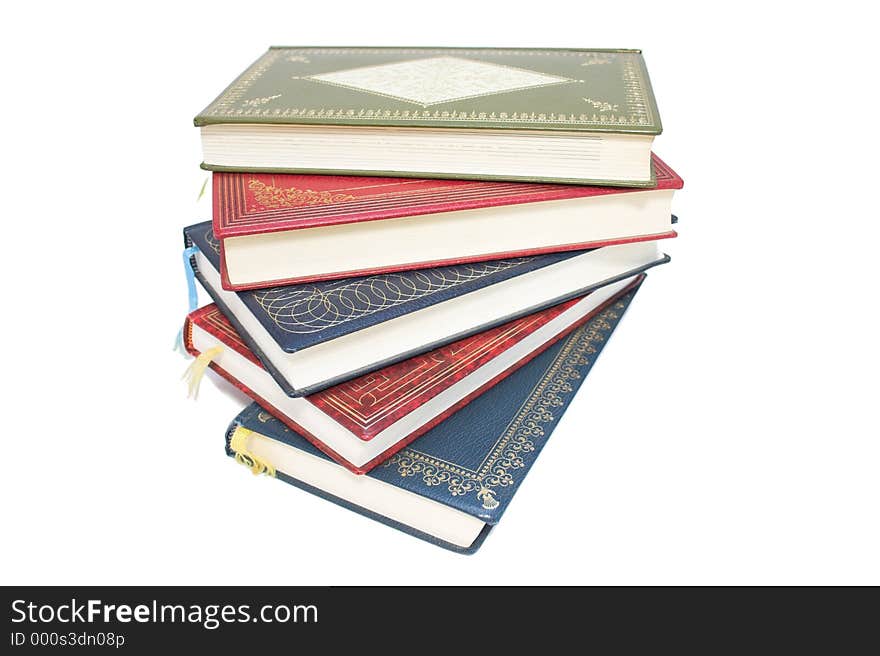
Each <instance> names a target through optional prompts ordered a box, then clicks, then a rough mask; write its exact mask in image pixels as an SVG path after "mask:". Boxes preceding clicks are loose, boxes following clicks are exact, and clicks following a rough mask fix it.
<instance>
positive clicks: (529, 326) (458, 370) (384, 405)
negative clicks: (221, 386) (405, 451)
mask: <svg viewBox="0 0 880 656" xmlns="http://www.w3.org/2000/svg"><path fill="white" fill-rule="evenodd" d="M641 280H642V279H641V278H639V279H638V280H637V281H635V282H634V283H633V284H632V285H630V286H629V287H628V288H627V289H626V290H624V291H622V292H620V293H619V294H618V295H617V296H615V297H614V298H612V299H610V300H609V301H608V302H606V303H604V304H603V305H602V306H600V307H598V308H596V310H594V311H593V312H591V313H590V314H588V315H586V316H584V317H583V318H581V319H579V320H577V321H575V322H574V323H572V324H571V325H570V326H568V327H567V328H565V329H564V330H562V331H561V332H559V333H558V334H557V335H555V336H553V337H552V338H551V339H549V340H547V341H546V342H544V343H542V344H540V345H539V346H538V347H537V348H535V349H534V350H532V351H530V352H528V353H526V354H525V355H524V356H523V357H522V358H521V359H519V360H518V361H517V362H515V363H513V364H512V365H511V366H509V367H507V368H506V369H504V370H502V371H500V372H499V373H498V374H497V375H495V376H494V377H492V378H491V379H489V380H487V381H486V382H485V384H483V385H481V386H479V387H477V388H476V389H474V390H473V391H472V392H470V393H468V394H466V395H464V396H461V397H460V398H458V399H451V400H450V401H449V402H448V403H444V404H442V406H437V407H436V408H435V409H434V410H432V411H431V413H422V415H421V416H420V417H419V421H420V422H422V423H421V424H420V425H418V426H417V427H416V428H414V429H413V430H412V431H411V432H410V433H408V434H406V435H403V436H401V438H400V439H399V440H398V441H397V442H395V443H394V444H392V445H391V446H390V447H389V448H387V449H386V450H384V451H382V452H381V453H379V454H378V455H377V456H376V457H374V458H372V459H371V460H369V461H367V462H365V463H361V464H357V463H353V462H351V460H348V459H346V458H345V457H344V456H342V455H341V454H340V453H338V452H337V451H336V450H334V449H333V448H332V447H331V446H330V445H328V444H327V443H326V441H325V439H324V437H323V436H322V435H321V434H320V433H319V432H318V431H310V430H308V428H306V427H305V426H304V425H303V420H302V419H300V418H301V417H309V416H310V415H311V412H310V411H303V409H302V408H301V407H300V406H301V404H302V403H308V404H310V405H311V406H312V407H313V408H315V409H317V410H318V411H320V412H322V413H324V414H325V415H326V416H327V417H329V418H330V419H332V420H333V421H334V422H336V423H337V424H339V425H340V426H342V427H343V428H345V429H346V430H347V431H348V432H349V433H350V437H351V438H352V439H357V440H361V441H364V442H369V441H371V440H372V439H373V438H375V437H376V436H377V435H379V434H381V433H382V432H383V431H385V430H386V429H388V428H390V427H391V426H393V425H394V424H395V423H397V422H398V421H400V420H401V419H403V418H404V417H406V416H407V415H410V414H411V413H417V412H418V411H419V410H420V409H422V408H423V407H424V406H425V405H426V404H428V402H430V401H432V400H433V399H435V398H436V397H438V396H439V395H441V394H443V393H444V392H447V390H450V388H451V387H453V386H454V385H455V384H456V383H458V382H459V381H462V380H463V379H465V378H467V377H468V376H470V375H472V374H474V373H475V372H476V371H477V370H478V369H480V368H481V367H483V366H485V365H487V364H488V363H489V362H490V361H492V360H493V359H495V358H497V357H498V356H500V355H501V354H502V353H504V352H505V351H507V350H508V349H510V348H512V347H514V346H515V345H516V344H518V343H519V342H521V341H522V340H524V339H526V338H527V337H529V336H530V335H532V334H534V333H535V332H536V331H538V330H539V329H540V328H541V327H543V326H545V325H547V324H548V323H549V322H551V321H552V320H554V319H555V318H557V317H559V316H560V315H562V314H563V313H564V312H565V311H566V310H568V309H569V308H571V307H572V306H573V305H575V304H576V303H578V301H579V300H580V299H575V300H572V301H568V302H566V303H562V304H560V305H557V306H554V307H552V308H549V309H547V310H543V311H541V312H537V313H535V314H532V315H529V316H526V317H523V318H521V319H517V320H515V321H511V322H509V323H507V324H504V325H502V326H498V327H496V328H493V329H490V330H487V331H485V332H482V333H478V334H476V335H473V336H471V337H468V338H465V339H462V340H459V341H457V342H453V343H452V344H448V345H446V346H444V347H441V348H439V349H435V350H434V351H430V352H428V353H425V354H423V355H419V356H416V357H414V358H410V359H408V360H404V361H402V362H399V363H397V364H394V365H390V366H388V367H385V368H383V369H380V370H378V371H375V372H373V373H371V374H367V375H365V376H361V377H359V378H355V379H353V380H349V381H346V382H344V383H340V384H338V385H334V386H333V387H330V388H327V389H325V390H322V391H319V392H316V393H314V394H311V395H309V396H306V397H303V398H302V399H296V400H289V399H284V400H283V402H282V403H279V404H273V403H272V402H270V401H267V400H266V398H264V397H263V396H261V395H260V394H259V393H258V392H256V391H254V389H253V388H252V387H249V386H248V385H247V384H245V383H244V382H243V381H242V378H241V377H240V375H241V374H243V373H244V372H241V371H240V370H241V366H240V365H237V364H236V361H235V360H232V359H227V358H225V357H224V356H223V354H222V353H221V354H220V355H218V356H215V357H214V358H213V360H212V361H211V363H210V365H209V366H210V367H211V368H212V369H213V370H214V371H215V372H217V373H218V374H219V375H220V376H222V377H223V378H225V379H226V380H227V381H229V382H230V383H232V384H233V385H234V386H236V387H237V388H238V389H240V390H241V391H242V392H244V393H245V394H246V395H247V396H249V397H250V398H252V399H254V400H255V401H257V402H258V403H259V404H260V405H261V406H262V407H263V408H265V409H266V410H268V411H269V412H271V413H272V415H273V416H274V417H276V418H277V419H279V420H280V421H281V422H282V423H284V424H285V425H286V426H287V427H288V428H290V429H292V430H294V431H296V432H297V433H298V434H300V435H302V436H304V437H305V438H306V439H308V440H309V441H310V442H312V444H314V445H315V446H316V447H318V448H319V449H320V450H322V451H323V452H324V453H326V454H327V455H328V456H329V457H330V458H332V459H333V460H335V461H336V462H338V463H339V464H341V465H343V466H345V467H346V468H348V469H350V470H351V471H353V472H355V473H358V474H363V473H365V472H367V471H369V470H370V469H371V468H373V467H374V466H375V465H377V464H378V463H380V462H382V461H384V460H386V459H387V458H388V457H390V456H391V455H393V454H394V453H396V452H397V451H399V450H400V449H401V448H403V447H404V446H406V445H407V444H409V443H410V442H411V441H412V440H414V439H416V438H417V437H418V436H419V435H421V434H422V433H424V432H425V431H427V430H429V429H430V428H431V427H432V426H434V425H436V424H438V423H439V422H441V421H442V420H443V419H445V418H446V417H448V416H449V415H451V414H452V413H454V412H456V411H457V410H458V409H459V408H461V407H463V406H464V405H466V404H467V403H468V402H469V401H470V400H471V399H473V398H475V397H477V396H479V395H480V394H482V393H483V392H484V391H485V390H487V389H489V388H490V387H491V386H493V385H495V384H497V383H498V382H499V381H500V380H502V379H503V378H504V377H506V376H508V375H510V374H511V373H512V372H513V371H515V370H516V369H517V368H519V367H521V366H523V365H524V364H526V363H527V362H528V361H529V360H531V359H532V358H534V357H536V356H537V355H538V354H540V353H541V352H542V351H543V350H544V349H546V348H548V347H549V346H551V345H552V344H553V343H555V342H556V341H557V340H559V339H561V338H563V337H564V336H565V335H567V334H568V333H570V332H571V331H572V330H575V329H576V328H577V327H578V326H580V325H582V324H583V323H585V322H586V321H588V320H589V319H590V318H592V317H593V316H595V315H597V314H599V313H601V312H602V311H603V310H604V309H606V308H607V307H610V306H611V305H613V304H614V303H615V302H616V300H617V299H618V298H620V297H622V296H624V295H625V294H626V293H628V292H629V291H631V290H633V289H635V288H636V287H637V286H638V285H639V284H641ZM193 326H198V327H199V328H200V329H202V330H204V331H206V332H207V333H209V334H210V335H212V336H213V337H215V338H216V339H217V340H218V341H219V342H220V343H221V344H222V345H223V346H224V348H227V349H232V350H233V351H235V352H236V353H238V354H239V355H241V356H243V357H244V358H245V359H246V360H247V361H248V362H249V363H250V364H251V365H253V366H256V367H258V368H260V369H262V370H264V371H265V369H264V367H263V366H262V364H261V363H260V360H259V359H258V358H257V357H256V356H255V355H254V354H253V352H252V351H251V350H250V349H249V348H248V347H247V345H246V344H245V343H244V341H242V339H241V337H240V336H239V335H238V333H237V332H236V330H235V328H234V327H233V326H232V324H230V323H229V321H228V320H227V319H226V317H225V316H224V315H223V313H222V312H221V311H220V309H219V308H218V307H217V306H216V305H213V304H212V305H207V306H205V307H203V308H200V309H198V310H196V311H195V312H192V313H190V315H189V316H188V317H187V320H186V323H185V325H184V331H183V335H184V345H185V347H186V349H187V351H188V352H189V353H190V354H191V355H192V356H193V357H198V356H199V355H200V351H199V350H198V349H197V348H196V346H195V345H194V343H193V335H192V333H193ZM227 362H228V363H229V364H226V363H227ZM237 372H239V375H236V373H237ZM252 375H253V374H250V375H246V376H244V377H245V378H249V377H252ZM265 376H267V377H268V376H270V374H269V373H268V372H265ZM306 421H307V420H306Z"/></svg>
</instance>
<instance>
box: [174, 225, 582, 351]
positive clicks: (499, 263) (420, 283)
mask: <svg viewBox="0 0 880 656" xmlns="http://www.w3.org/2000/svg"><path fill="white" fill-rule="evenodd" d="M184 241H185V243H186V245H187V246H190V245H193V244H194V245H195V246H197V247H198V249H199V250H200V251H201V252H202V254H203V255H204V256H205V257H206V258H207V259H208V261H209V262H210V263H211V265H212V266H213V267H214V268H215V269H217V270H218V271H219V270H220V257H221V255H220V242H219V241H218V240H217V238H216V237H215V236H214V233H213V230H212V226H211V223H210V222H205V223H199V224H196V225H193V226H189V227H188V228H186V229H185V230H184ZM581 253H583V251H570V252H566V253H548V254H545V255H539V256H533V257H518V258H508V259H501V260H492V261H489V262H474V263H470V264H460V265H452V266H445V267H436V268H431V269H419V270H416V271H400V272H397V273H387V274H380V275H373V276H365V277H360V278H347V279H344V280H335V281H323V282H315V283H303V284H297V285H288V286H283V287H270V288H267V289H257V290H250V291H241V292H236V293H237V294H238V297H239V298H240V299H241V300H242V302H243V303H244V304H245V305H246V306H247V308H248V310H249V311H250V312H251V313H252V314H253V315H254V317H255V318H256V319H257V321H259V322H260V323H261V324H262V325H263V327H264V328H265V329H266V330H267V331H268V332H269V334H270V335H271V336H272V338H273V339H274V340H275V341H276V342H277V343H278V345H279V346H280V347H281V348H282V349H283V350H284V351H286V352H288V353H293V352H295V351H298V350H300V349H304V348H308V347H310V346H314V345H315V344H319V343H322V342H325V341H327V340H330V339H334V338H336V337H340V336H342V335H347V334H349V333H352V332H355V331H357V330H362V329H364V328H368V327H369V326H373V325H376V324H378V323H382V322H384V321H388V320H389V319H393V318H395V317H399V316H402V315H404V314H407V313H409V312H414V311H416V310H419V309H422V308H425V307H428V306H431V305H434V304H435V303H441V302H443V301H448V300H450V299H453V298H455V297H457V296H460V295H462V294H467V293H468V292H472V291H475V290H477V289H480V288H482V287H485V286H487V285H492V284H495V283H498V282H501V281H503V280H507V279H509V278H513V277H515V276H519V275H522V274H524V273H527V272H529V271H535V270H536V269H539V268H541V267H545V266H548V265H550V264H554V263H556V262H560V261H562V260H565V259H568V258H571V257H575V256H577V255H580V254H581ZM193 266H194V267H195V261H194V260H193ZM197 274H198V272H197ZM202 282H203V286H204V287H205V289H206V290H208V292H209V293H211V291H212V290H211V289H210V287H209V286H208V285H206V284H204V281H202ZM212 296H213V298H214V301H215V302H219V299H218V298H217V297H216V296H215V295H214V294H212ZM221 305H222V302H221ZM236 328H238V329H239V330H240V331H241V332H242V334H244V333H245V331H243V330H241V326H240V324H239V323H238V322H236ZM245 338H247V336H246V335H245ZM264 361H265V360H264Z"/></svg>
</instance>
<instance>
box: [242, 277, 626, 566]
mask: <svg viewBox="0 0 880 656" xmlns="http://www.w3.org/2000/svg"><path fill="white" fill-rule="evenodd" d="M637 289H638V287H634V288H633V289H632V290H631V291H629V292H628V293H626V294H624V295H623V296H621V297H620V298H619V299H618V300H617V301H616V302H615V303H614V304H612V305H611V306H610V307H608V308H607V309H606V310H604V311H603V312H601V313H600V314H599V315H597V316H596V317H595V318H594V319H593V320H591V321H590V322H588V323H586V324H584V325H583V326H581V327H580V328H579V329H577V330H575V331H574V332H572V333H571V334H570V335H569V336H568V337H566V338H565V339H562V340H560V341H559V342H558V343H556V344H555V345H554V346H552V347H551V348H549V349H548V350H546V351H545V352H544V353H543V354H541V355H539V356H538V357H536V358H535V359H534V360H532V361H531V362H530V363H528V364H526V365H525V366H523V367H522V368H521V369H519V370H518V371H517V372H515V373H514V374H512V375H510V376H508V377H507V378H506V379H504V380H503V381H502V382H500V383H498V384H497V385H496V386H495V387H493V388H491V389H490V390H489V391H487V392H486V393H484V394H483V395H481V396H479V397H477V398H476V399H475V400H473V401H472V402H471V403H469V404H468V405H466V406H464V408H462V409H461V410H459V411H458V412H456V413H455V414H453V415H452V416H451V417H449V418H448V419H446V420H445V421H443V422H441V423H440V424H438V425H437V426H435V427H434V428H433V429H432V430H430V431H429V432H427V433H425V434H424V435H423V436H422V437H420V438H419V439H417V440H416V441H415V442H413V443H412V444H411V445H410V446H409V447H408V448H406V449H404V450H402V451H400V452H398V453H397V454H395V455H394V456H392V457H391V458H390V459H389V460H387V461H386V462H385V463H383V464H381V465H379V466H378V467H376V468H374V469H373V470H372V471H370V472H369V473H368V474H366V475H364V476H358V475H355V474H352V473H351V472H349V471H348V470H346V469H345V468H344V467H342V466H340V465H338V464H336V463H334V462H333V461H332V460H330V459H329V458H328V457H327V456H326V455H324V454H323V453H322V452H321V451H319V450H318V449H316V448H315V447H314V446H312V445H311V444H310V443H309V442H308V441H307V440H306V439H305V438H303V437H302V436H300V435H298V434H297V433H295V432H294V431H292V430H290V429H289V428H287V427H286V426H285V425H284V424H282V423H281V422H279V421H278V420H276V419H274V418H273V417H272V416H271V415H270V414H269V413H268V412H266V411H264V410H263V409H262V408H261V407H260V406H259V405H257V404H255V403H254V404H251V405H250V406H248V407H247V408H245V410H244V411H243V412H242V413H241V414H239V415H238V417H236V418H235V419H234V420H233V422H232V424H231V425H230V427H229V430H228V431H227V434H226V449H227V453H228V454H229V455H230V456H232V457H234V458H235V459H236V460H237V461H238V462H240V463H242V464H245V465H247V466H248V467H250V468H251V470H252V471H253V472H254V473H268V474H269V475H272V476H275V477H277V478H280V479H281V480H283V481H285V482H287V483H290V484H291V485H295V486H296V487H299V488H302V489H304V490H307V491H309V492H312V493H314V494H317V495H319V496H321V497H324V498H326V499H329V500H330V501H333V502H334V503H337V504H339V505H341V506H344V507H346V508H349V509H351V510H354V511H356V512H359V513H362V514H364V515H366V516H368V517H372V518H373V519H376V520H378V521H381V522H383V523H385V524H388V525H390V526H393V527H395V528H398V529H400V530H402V531H405V532H407V533H410V534H412V535H415V536H417V537H419V538H422V539H424V540H428V541H430V542H432V543H434V544H438V545H440V546H442V547H445V548H447V549H451V550H453V551H458V552H461V553H473V552H474V551H476V550H477V549H478V548H479V547H480V545H481V544H482V542H483V540H484V539H485V538H486V535H487V534H488V533H489V531H491V529H492V527H493V526H495V524H497V523H498V521H499V520H500V519H501V517H502V515H503V514H504V511H505V510H506V509H507V506H508V504H509V503H510V501H511V500H512V498H513V496H514V494H515V493H516V491H517V488H518V487H519V485H520V484H521V483H522V480H523V478H524V477H525V475H526V474H527V473H528V471H529V469H530V467H531V466H532V464H533V463H534V461H535V458H536V457H537V455H538V453H539V452H540V451H541V449H542V448H543V447H544V445H545V443H546V442H547V439H548V438H549V437H550V434H551V433H552V432H553V429H554V428H555V427H556V424H557V423H558V422H559V420H560V418H561V417H562V415H563V413H564V412H565V410H566V408H567V407H568V404H569V403H570V402H571V400H572V398H573V397H574V395H575V393H576V392H577V390H578V388H579V387H580V385H581V384H582V383H583V381H584V379H585V378H586V376H587V374H588V373H589V371H590V368H591V367H592V366H593V363H594V362H595V361H596V358H597V357H598V356H599V353H600V352H601V351H602V348H603V347H604V345H605V343H606V342H607V341H608V338H609V337H610V335H611V333H612V332H613V330H614V328H615V327H616V326H617V323H618V322H619V321H620V319H621V317H622V316H623V313H624V312H625V311H626V309H627V307H628V306H629V304H630V302H631V301H632V298H633V296H634V295H635V293H636V291H637Z"/></svg>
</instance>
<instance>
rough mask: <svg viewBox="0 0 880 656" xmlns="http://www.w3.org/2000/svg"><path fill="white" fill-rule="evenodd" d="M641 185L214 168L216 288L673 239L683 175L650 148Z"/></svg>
mask: <svg viewBox="0 0 880 656" xmlns="http://www.w3.org/2000/svg"><path fill="white" fill-rule="evenodd" d="M652 157H653V159H652V165H653V170H654V175H655V177H656V182H657V184H656V186H655V187H654V188H652V189H629V188H620V187H599V186H595V187H591V186H583V185H559V184H536V183H522V182H493V181H478V180H407V179H400V178H368V177H352V176H338V175H286V174H269V173H214V174H213V183H212V187H213V217H214V220H213V227H214V236H215V237H216V238H217V239H218V240H219V242H220V249H221V257H220V274H221V280H222V284H223V287H224V289H228V290H242V289H254V288H262V287H269V286H274V285H286V284H294V283H301V282H308V281H314V280H329V279H336V278H351V277H356V276H365V275H372V274H376V273H387V272H390V271H401V270H407V269H421V268H428V267H437V266H445V265H450V264H461V263H465V262H476V261H484V260H493V259H502V258H510V257H520V256H526V255H538V254H542V253H550V252H559V251H568V250H581V249H586V248H598V247H601V246H610V245H614V244H625V243H631V242H638V241H647V240H654V239H664V238H668V237H674V236H675V231H674V230H673V229H672V221H671V211H672V195H673V192H674V191H675V190H676V189H680V188H681V187H682V184H683V183H682V180H681V178H680V177H679V176H678V174H676V173H675V171H673V170H672V169H671V168H670V167H669V166H667V165H666V164H665V163H664V162H663V161H662V160H661V159H660V158H658V157H657V156H656V155H654V156H652Z"/></svg>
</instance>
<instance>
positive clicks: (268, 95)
mask: <svg viewBox="0 0 880 656" xmlns="http://www.w3.org/2000/svg"><path fill="white" fill-rule="evenodd" d="M195 124H196V126H198V127H200V128H201V132H202V148H203V157H204V164H203V166H204V168H207V169H210V170H218V171H264V172H272V173H281V172H287V173H319V174H345V175H374V176H375V175H387V176H403V177H439V178H465V179H466V178H471V179H496V180H514V181H536V182H565V183H574V184H613V185H623V186H632V187H650V186H653V175H652V171H651V143H652V141H653V139H654V136H655V135H657V134H659V133H660V131H661V126H660V116H659V115H658V112H657V106H656V102H655V100H654V94H653V92H652V90H651V83H650V80H649V79H648V73H647V70H646V68H645V62H644V60H643V58H642V54H641V52H640V51H638V50H575V49H571V50H562V49H543V50H542V49H520V48H514V49H492V48H341V47H340V48H336V47H334V48H294V47H273V48H270V49H269V51H268V52H267V53H266V54H264V55H263V56H262V57H260V58H259V59H258V60H257V61H256V62H254V63H253V64H252V65H251V66H250V68H248V69H247V70H246V71H244V73H242V74H241V75H240V76H239V77H238V78H237V79H236V80H235V81H234V82H233V83H232V84H231V85H229V87H227V88H226V90H225V91H223V93H221V94H220V95H219V96H218V97H217V99H216V100H214V102H212V103H211V104H210V105H208V107H206V108H205V109H204V110H203V111H202V112H201V113H200V114H199V115H198V116H196V118H195Z"/></svg>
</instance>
